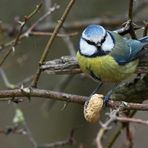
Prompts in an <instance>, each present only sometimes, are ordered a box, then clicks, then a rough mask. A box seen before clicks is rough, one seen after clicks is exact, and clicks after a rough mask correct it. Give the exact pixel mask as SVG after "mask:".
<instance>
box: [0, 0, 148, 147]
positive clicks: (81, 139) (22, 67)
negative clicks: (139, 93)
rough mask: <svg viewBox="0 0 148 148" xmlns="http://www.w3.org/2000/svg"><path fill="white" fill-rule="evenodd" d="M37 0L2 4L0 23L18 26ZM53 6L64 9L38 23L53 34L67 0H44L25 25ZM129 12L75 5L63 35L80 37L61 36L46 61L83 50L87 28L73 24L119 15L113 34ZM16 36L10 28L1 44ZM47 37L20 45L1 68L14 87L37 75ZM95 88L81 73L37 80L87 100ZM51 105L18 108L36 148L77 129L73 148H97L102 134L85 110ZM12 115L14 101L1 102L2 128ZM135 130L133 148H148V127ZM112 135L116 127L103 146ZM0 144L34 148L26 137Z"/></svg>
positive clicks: (0, 138) (115, 6) (119, 5)
mask: <svg viewBox="0 0 148 148" xmlns="http://www.w3.org/2000/svg"><path fill="white" fill-rule="evenodd" d="M39 2H40V1H38V0H36V1H33V0H32V1H30V0H15V1H10V0H0V21H1V24H8V25H9V26H10V29H12V26H15V25H17V23H16V19H20V20H23V16H25V15H28V14H29V13H30V12H32V11H33V10H34V9H35V6H36V5H37V4H39ZM139 2H142V0H136V1H135V6H136V5H138V4H139ZM55 3H56V4H58V5H60V9H58V10H56V11H55V12H54V13H53V14H52V15H51V16H50V17H48V18H47V19H46V20H45V21H44V22H42V23H41V24H40V27H41V28H44V27H45V28H46V29H45V30H48V31H49V30H50V31H51V30H52V29H51V28H52V27H54V24H55V23H56V22H57V19H59V18H60V17H61V14H62V12H63V10H64V9H65V7H66V5H67V3H68V1H67V0H60V1H59V0H44V3H43V7H42V8H41V10H40V12H39V13H37V14H36V15H35V16H34V17H33V18H32V19H31V21H29V22H28V23H27V27H29V26H31V24H32V23H33V22H34V21H36V20H37V19H38V18H39V17H41V16H42V15H43V14H45V13H46V12H47V11H48V10H49V7H50V6H53V5H54V4H55ZM147 10H148V6H145V7H143V9H142V10H141V11H140V12H139V13H138V14H137V15H136V20H141V18H146V17H147ZM127 11H128V0H124V1H121V0H120V1H119V0H99V1H98V0H92V1H87V2H86V0H79V1H76V2H75V4H74V6H73V8H72V10H71V11H70V13H69V15H68V18H67V19H66V22H65V27H64V31H65V32H67V33H68V32H69V33H72V32H78V35H76V36H73V37H70V38H69V37H68V38H59V37H57V38H56V40H55V41H54V44H53V46H52V47H51V49H50V51H49V54H48V58H47V59H48V60H53V59H56V58H59V57H61V56H65V55H75V53H76V51H77V49H78V47H79V37H80V33H81V32H82V30H83V29H84V26H85V25H84V26H83V25H82V26H78V27H70V25H74V22H79V21H82V22H83V23H84V24H85V22H89V21H90V22H91V21H92V20H95V19H96V18H97V19H99V18H103V19H111V18H114V17H117V18H119V20H120V19H121V24H116V25H105V26H106V27H107V28H108V29H112V30H115V29H117V28H120V27H121V25H122V23H124V21H123V22H122V20H123V19H124V18H125V17H126V16H127V15H126V14H127ZM143 21H144V20H143ZM145 21H146V20H145ZM66 23H67V26H66ZM68 24H69V26H68ZM8 28H9V27H8ZM140 34H141V32H139V35H140ZM15 37H16V34H13V33H12V32H11V30H8V32H2V31H1V34H0V43H1V44H2V43H7V42H9V41H10V40H12V39H14V38H15ZM48 38H49V37H45V36H44V37H43V36H31V37H29V38H26V39H24V40H22V42H21V44H19V45H18V46H16V49H15V52H13V53H11V54H10V56H9V57H8V58H7V59H6V61H5V62H4V64H3V65H2V69H3V71H4V72H5V75H6V76H7V78H8V80H9V82H10V83H11V84H18V83H20V82H22V81H23V80H24V79H25V78H28V77H30V76H31V75H32V74H34V73H35V72H36V69H37V67H38V61H39V59H40V56H41V54H42V52H43V49H44V48H45V45H46V43H47V40H48ZM67 41H68V42H70V44H67ZM73 49H74V50H73ZM6 51H7V49H5V50H2V51H1V52H0V57H1V58H2V57H3V56H4V55H5V54H6ZM96 85H97V84H96V82H94V81H92V79H90V78H88V77H84V76H83V75H75V76H68V75H47V74H45V73H43V74H42V75H41V78H40V80H39V85H38V87H39V88H43V89H49V90H55V91H61V92H66V93H71V94H78V95H85V96H89V95H90V94H91V92H92V91H93V90H94V89H95V87H96ZM108 86H109V84H106V85H105V86H104V87H103V88H102V89H101V90H100V92H101V93H105V92H106V91H107V90H108V89H109V87H108ZM0 88H1V89H6V88H7V86H6V85H5V84H4V81H3V79H2V77H0ZM52 104H53V102H51V101H47V100H45V99H43V98H40V99H39V98H32V99H31V101H30V102H29V101H27V100H26V101H25V102H23V103H20V104H18V106H19V107H20V109H21V110H22V112H23V113H24V117H25V121H26V123H27V125H28V127H29V129H30V131H31V133H32V135H33V137H34V139H35V141H36V142H37V143H38V144H44V143H50V142H55V141H60V140H64V139H66V138H67V137H68V136H69V134H70V131H71V129H72V128H76V129H77V130H76V131H75V136H74V137H75V139H76V142H77V144H76V146H75V147H80V145H81V144H82V145H81V147H82V148H83V147H84V148H93V147H95V142H94V141H95V137H96V134H97V132H98V130H99V124H98V123H96V124H90V123H87V122H86V121H85V119H84V117H83V107H82V106H80V105H77V104H72V103H69V104H67V106H66V107H65V108H64V105H65V103H63V102H58V101H57V102H56V103H55V104H54V105H52ZM14 114H15V106H14V104H13V103H8V102H0V128H2V129H3V128H7V127H8V126H12V125H13V123H12V120H13V117H14ZM103 114H104V113H103ZM136 116H138V117H140V118H143V119H144V118H145V119H147V113H146V112H139V113H137V114H136ZM102 120H103V115H102ZM135 128H136V131H135V134H134V143H135V144H134V148H139V147H147V132H148V127H146V126H145V127H144V126H140V125H136V126H135V125H134V126H133V130H134V129H135ZM114 131H115V129H112V130H110V131H109V132H108V135H107V136H106V137H105V142H106V141H108V139H110V137H111V134H112V133H113V132H114ZM124 142H125V133H123V134H122V135H121V136H120V137H119V139H118V140H117V142H116V143H115V145H114V146H113V147H115V148H119V147H121V143H124ZM119 144H120V146H119ZM0 145H1V147H2V148H9V147H10V148H20V147H21V148H26V147H27V148H32V145H31V143H30V141H29V139H28V137H27V136H24V135H19V134H10V135H8V136H6V135H3V134H0ZM69 147H72V146H69V145H68V146H64V148H69Z"/></svg>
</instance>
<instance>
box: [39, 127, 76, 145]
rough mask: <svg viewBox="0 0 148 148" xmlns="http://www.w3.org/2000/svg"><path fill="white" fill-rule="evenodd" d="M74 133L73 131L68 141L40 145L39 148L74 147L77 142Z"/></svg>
mask: <svg viewBox="0 0 148 148" xmlns="http://www.w3.org/2000/svg"><path fill="white" fill-rule="evenodd" d="M74 132H75V130H74V129H72V130H71V132H70V135H69V137H68V138H67V139H66V140H61V141H56V142H54V143H49V144H42V145H38V147H37V148H56V147H62V146H65V145H73V144H74V142H75V139H74Z"/></svg>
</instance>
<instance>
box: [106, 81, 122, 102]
mask: <svg viewBox="0 0 148 148" xmlns="http://www.w3.org/2000/svg"><path fill="white" fill-rule="evenodd" d="M118 86H119V84H118V83H115V84H114V85H113V88H112V89H111V90H109V91H108V92H107V94H106V95H105V96H104V104H105V105H107V103H108V101H109V98H110V96H111V95H112V93H113V91H114V90H115V89H116V88H117V87H118Z"/></svg>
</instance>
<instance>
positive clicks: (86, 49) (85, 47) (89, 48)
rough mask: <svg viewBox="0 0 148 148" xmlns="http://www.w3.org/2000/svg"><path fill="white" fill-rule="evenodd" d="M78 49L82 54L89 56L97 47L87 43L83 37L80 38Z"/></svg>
mask: <svg viewBox="0 0 148 148" xmlns="http://www.w3.org/2000/svg"><path fill="white" fill-rule="evenodd" d="M80 51H81V53H82V54H83V55H86V56H91V55H93V54H95V53H96V52H97V48H96V47H95V46H93V45H89V44H88V43H87V42H86V41H84V40H83V39H81V40H80Z"/></svg>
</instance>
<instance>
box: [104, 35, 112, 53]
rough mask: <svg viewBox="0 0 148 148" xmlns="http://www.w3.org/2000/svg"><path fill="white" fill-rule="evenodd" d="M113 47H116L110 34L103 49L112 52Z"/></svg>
mask: <svg viewBox="0 0 148 148" xmlns="http://www.w3.org/2000/svg"><path fill="white" fill-rule="evenodd" d="M113 47H114V42H113V40H112V38H111V36H110V35H109V34H107V37H106V39H105V41H104V43H103V44H102V49H103V50H104V51H111V50H112V48H113Z"/></svg>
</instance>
